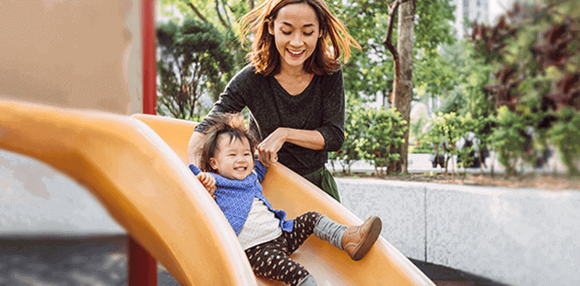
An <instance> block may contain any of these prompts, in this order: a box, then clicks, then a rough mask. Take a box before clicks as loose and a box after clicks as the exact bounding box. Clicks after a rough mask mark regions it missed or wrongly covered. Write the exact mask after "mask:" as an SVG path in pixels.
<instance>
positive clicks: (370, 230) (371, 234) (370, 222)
mask: <svg viewBox="0 0 580 286" xmlns="http://www.w3.org/2000/svg"><path fill="white" fill-rule="evenodd" d="M381 229H382V222H381V219H380V218H379V217H376V216H372V217H369V218H368V219H367V220H366V221H365V222H364V223H363V224H362V225H359V226H349V227H348V228H347V229H346V230H345V231H344V235H343V236H342V249H344V251H346V253H348V255H350V258H352V260H354V261H358V260H361V259H362V258H363V257H364V256H365V255H366V254H367V252H369V250H370V249H371V247H372V246H373V244H374V243H375V241H376V240H377V238H379V235H380V234H381Z"/></svg>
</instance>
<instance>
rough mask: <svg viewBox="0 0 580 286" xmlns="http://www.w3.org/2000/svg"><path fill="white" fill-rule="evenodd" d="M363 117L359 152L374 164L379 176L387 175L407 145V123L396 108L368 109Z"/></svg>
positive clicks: (358, 143) (358, 144)
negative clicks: (405, 134) (402, 146)
mask: <svg viewBox="0 0 580 286" xmlns="http://www.w3.org/2000/svg"><path fill="white" fill-rule="evenodd" d="M361 117H362V120H361V121H362V122H361V123H362V124H361V125H360V126H359V132H360V133H359V134H360V137H359V140H358V141H357V144H356V145H357V150H358V151H359V153H360V154H361V157H362V158H363V159H364V160H365V161H367V162H369V163H371V164H373V166H374V167H375V171H376V172H377V174H386V172H387V171H388V168H387V167H388V166H389V165H390V164H391V163H392V162H396V161H399V160H400V159H401V154H399V153H398V148H399V147H400V146H401V144H403V143H405V139H404V138H403V134H404V132H405V131H406V130H407V127H406V126H405V125H406V123H407V122H406V121H405V120H403V119H402V117H401V114H400V113H399V112H398V111H397V110H396V109H395V108H391V109H388V110H386V111H384V110H376V109H366V110H364V111H363V112H362V116H361ZM394 150H396V151H397V152H393V151H394Z"/></svg>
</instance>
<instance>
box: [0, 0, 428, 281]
mask: <svg viewBox="0 0 580 286" xmlns="http://www.w3.org/2000/svg"><path fill="white" fill-rule="evenodd" d="M117 2H118V3H117ZM117 2H116V1H110V2H86V3H85V2H78V1H67V0H58V1H54V0H51V1H41V3H35V2H30V3H29V2H27V1H24V2H9V3H7V4H6V5H5V7H3V9H2V11H3V12H2V13H3V14H2V17H0V23H2V24H3V25H4V26H7V27H9V28H13V29H7V33H6V34H2V35H0V39H1V40H2V42H3V44H5V47H6V49H3V50H2V53H0V63H1V64H0V69H1V70H2V71H7V72H6V75H7V77H3V78H2V81H1V83H2V84H1V85H0V87H1V88H0V149H3V150H7V151H10V152H14V153H18V154H22V155H26V156H30V157H32V158H35V159H37V160H39V161H42V162H44V163H46V164H48V165H50V166H52V167H54V168H55V169H57V170H59V171H61V172H62V173H64V174H67V175H68V176H70V177H71V178H72V179H73V180H75V181H77V182H79V183H80V184H82V185H84V186H86V187H87V189H88V190H89V191H90V192H92V193H93V194H94V195H95V196H96V197H97V199H98V200H99V201H100V202H101V203H102V204H103V206H104V207H105V208H106V210H107V211H108V212H109V213H110V214H111V216H112V217H113V218H114V219H115V220H116V221H117V222H118V223H119V224H120V225H121V226H122V227H123V228H125V230H126V231H127V233H129V235H130V239H129V247H128V248H129V249H128V255H129V265H128V266H129V267H128V268H129V274H128V284H129V285H140V286H141V285H156V279H154V278H155V276H156V263H157V262H156V261H155V260H157V261H159V262H161V263H162V264H163V265H164V267H165V268H166V269H167V270H168V271H169V272H170V273H171V274H172V275H173V277H174V278H175V279H176V280H177V281H178V282H179V283H180V284H181V285H281V283H276V282H271V281H266V280H263V279H256V277H255V276H254V274H253V272H252V271H251V268H250V266H249V263H248V262H247V259H246V257H245V254H244V253H243V251H242V249H241V246H240V245H239V243H238V242H237V238H236V237H235V234H234V232H233V231H232V230H231V227H230V226H229V224H228V223H227V220H225V217H224V216H223V214H222V213H221V211H220V210H219V208H218V207H217V206H216V205H215V202H213V200H212V199H211V197H210V196H209V195H208V194H207V192H206V191H205V189H204V188H203V187H202V186H201V184H200V183H199V182H198V181H197V180H196V179H195V177H194V176H193V175H192V174H191V172H190V171H189V169H188V168H187V167H186V165H185V162H186V159H185V154H186V150H187V142H188V139H189V136H190V135H191V132H192V131H193V126H194V124H195V123H193V122H188V121H181V120H173V119H168V118H161V117H156V116H147V115H134V116H127V115H119V114H126V113H128V112H129V110H130V109H128V104H129V101H131V102H132V103H131V106H129V107H131V108H133V109H134V108H135V105H136V104H135V101H134V98H133V97H132V99H131V100H129V94H128V93H130V92H129V91H128V90H127V86H126V84H127V81H129V83H133V84H134V83H135V82H133V80H131V79H127V67H126V66H125V64H126V62H125V60H126V59H125V58H124V57H123V53H126V50H127V46H129V44H130V42H131V37H127V35H128V33H126V32H127V31H126V30H125V29H126V26H125V24H126V23H125V21H127V20H126V19H127V18H125V20H123V18H124V17H126V16H127V13H128V12H129V11H130V10H131V9H130V6H131V5H132V6H133V7H135V6H139V11H140V12H139V13H136V14H137V16H136V18H139V21H138V23H139V25H138V26H139V28H138V30H140V33H138V35H135V34H133V35H132V36H133V37H134V38H136V39H141V40H142V41H141V42H139V41H133V47H134V48H137V50H139V51H140V52H138V53H137V54H139V53H140V54H139V56H140V58H141V60H140V61H141V65H140V69H138V68H135V67H134V66H131V65H129V66H130V67H129V68H128V70H129V73H131V74H139V72H140V71H141V70H142V79H141V81H140V82H139V84H138V85H140V86H142V90H141V94H139V95H138V97H140V100H141V102H139V101H136V103H137V105H139V104H140V103H141V104H142V106H143V107H142V112H143V113H145V114H155V109H156V106H155V99H156V86H155V74H156V72H155V24H154V14H155V13H154V4H155V1H154V0H133V1H130V0H119V1H117ZM117 6H119V7H117ZM120 7H121V8H122V9H120ZM117 9H119V10H120V11H121V12H120V13H117ZM73 12H74V13H73ZM89 12H90V15H91V17H86V14H83V13H89ZM24 13H26V15H29V17H23V16H22V15H23V14H24ZM63 23H64V24H63ZM127 25H128V23H127ZM48 31H50V33H48ZM53 34H54V35H57V34H58V35H59V37H51V36H50V35H53ZM139 37H141V38H139ZM22 43H27V46H22ZM104 43H106V47H107V48H106V49H105V50H104V52H103V51H102V50H103V48H104V47H103V45H104ZM139 46H141V48H140V49H139ZM125 57H126V55H125ZM15 59H17V60H15ZM135 70H138V72H135ZM129 89H131V88H129ZM32 102H35V103H32ZM71 107H72V108H71ZM139 109H140V108H139ZM97 110H100V111H97ZM103 111H106V112H103ZM111 112H114V113H117V114H113V113H111ZM264 189H265V194H266V196H268V197H269V198H270V199H271V202H272V203H273V205H274V206H275V207H277V208H282V209H285V210H286V211H287V213H288V214H289V216H296V215H298V214H300V213H303V212H305V211H310V210H313V209H316V210H318V211H320V212H321V213H325V214H327V215H328V216H329V217H331V218H333V219H335V220H337V221H338V222H341V223H344V224H358V223H360V222H361V220H360V219H359V218H357V217H355V216H354V215H353V214H352V213H351V212H350V211H348V210H347V209H346V208H344V207H343V206H342V205H340V204H339V203H337V202H335V201H334V200H332V199H330V198H328V197H327V196H326V195H325V194H324V193H323V192H322V191H320V190H318V189H317V188H315V187H313V186H312V185H311V184H310V183H309V182H307V181H306V180H304V179H303V178H301V177H300V176H298V175H296V174H294V173H293V172H291V171H290V170H288V169H287V168H285V167H284V166H282V165H279V164H276V165H274V166H273V167H271V169H270V170H269V172H268V175H267V178H266V180H265V181H264ZM149 253H150V255H149ZM293 258H295V259H296V260H297V261H299V262H301V263H303V264H304V265H305V266H306V267H307V268H308V269H309V270H310V271H311V272H312V273H313V274H314V276H315V277H316V279H317V280H318V281H319V282H320V283H321V284H322V285H328V284H329V283H330V285H433V283H432V282H431V281H429V279H428V278H427V277H426V276H425V275H424V274H423V273H421V272H420V271H419V270H418V269H417V268H416V267H415V266H414V265H413V264H411V263H410V262H409V260H407V258H405V257H404V256H403V255H402V254H401V253H400V252H399V251H398V250H397V249H395V248H393V247H392V246H391V245H390V244H389V243H388V242H387V241H385V240H384V239H382V238H380V239H379V240H378V242H377V244H376V245H375V246H374V247H373V249H371V251H370V252H369V254H368V256H367V257H365V258H364V259H363V260H361V261H359V262H354V261H351V260H350V258H348V256H347V255H346V254H345V253H342V252H341V251H338V250H336V249H334V248H333V247H332V246H330V245H327V244H326V243H322V242H320V241H319V240H317V239H316V238H312V239H309V240H308V241H307V243H306V244H305V245H304V247H302V248H301V249H300V250H299V251H298V252H297V253H295V254H294V255H293Z"/></svg>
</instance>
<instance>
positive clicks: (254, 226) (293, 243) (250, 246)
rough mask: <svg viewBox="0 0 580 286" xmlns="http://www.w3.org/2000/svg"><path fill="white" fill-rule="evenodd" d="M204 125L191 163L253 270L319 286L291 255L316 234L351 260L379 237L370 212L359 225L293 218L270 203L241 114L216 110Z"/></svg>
mask: <svg viewBox="0 0 580 286" xmlns="http://www.w3.org/2000/svg"><path fill="white" fill-rule="evenodd" d="M206 122H208V123H209V126H210V128H208V129H207V133H206V139H207V141H206V142H205V146H204V148H203V154H202V157H203V159H204V160H203V161H204V162H203V163H202V164H203V165H204V166H201V170H200V169H199V168H198V167H197V166H195V165H193V164H191V165H189V168H190V169H191V171H192V172H193V173H194V174H195V175H196V176H197V178H198V179H199V180H200V182H202V184H203V185H204V186H205V187H206V188H207V189H208V191H209V192H210V194H211V195H212V197H214V198H215V200H216V202H217V204H218V206H219V207H220V209H221V210H222V211H223V213H224V215H225V217H226V218H227V220H228V222H229V223H230V225H231V226H232V228H233V229H234V232H235V233H236V235H237V236H238V239H239V241H240V243H241V244H242V248H243V249H244V251H245V253H246V255H247V257H248V259H249V261H250V264H251V266H252V269H253V271H254V273H255V274H256V275H258V276H261V277H265V278H269V279H274V280H278V281H283V282H285V283H286V284H288V285H300V286H310V285H317V284H316V281H315V280H314V277H313V276H312V275H311V274H310V273H309V272H308V271H307V270H306V269H305V268H304V267H303V266H302V265H300V264H298V263H297V262H295V261H293V260H292V259H291V258H289V255H290V254H291V253H293V252H294V251H296V249H298V247H300V245H302V243H304V241H305V240H306V239H307V238H308V237H309V236H310V235H311V234H313V233H314V235H315V236H316V237H318V238H320V239H323V240H325V241H328V242H329V243H331V244H332V245H334V246H335V247H337V248H338V249H341V250H344V251H346V252H347V253H348V254H349V256H350V257H351V258H352V259H353V260H360V259H362V258H363V257H364V256H365V255H366V253H367V252H368V251H369V249H370V248H371V246H372V245H373V244H374V243H375V241H376V240H377V238H378V236H379V234H380V232H381V228H382V224H381V220H380V219H379V218H378V217H370V218H369V219H367V220H366V221H365V222H364V224H362V225H360V226H351V227H347V226H344V225H340V224H338V223H336V222H334V221H332V220H331V219H329V218H328V217H326V216H324V215H321V214H319V213H317V212H308V213H305V214H303V215H301V216H299V217H297V218H295V219H293V220H287V219H286V213H285V212H284V211H282V210H276V209H273V208H272V205H271V204H270V202H269V201H268V199H267V198H266V197H265V196H264V195H263V194H262V186H261V184H260V182H261V181H262V180H264V175H265V174H266V172H267V171H268V168H267V167H268V166H265V165H264V164H263V163H261V162H260V160H254V142H253V140H252V138H251V137H250V135H249V134H248V132H247V130H246V128H245V126H244V122H243V117H242V116H241V115H240V114H227V113H222V114H215V115H213V116H210V117H208V118H206Z"/></svg>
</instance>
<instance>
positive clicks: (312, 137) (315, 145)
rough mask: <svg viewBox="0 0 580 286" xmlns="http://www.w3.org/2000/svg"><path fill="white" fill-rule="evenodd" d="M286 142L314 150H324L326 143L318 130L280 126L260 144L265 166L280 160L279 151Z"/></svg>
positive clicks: (259, 147)
mask: <svg viewBox="0 0 580 286" xmlns="http://www.w3.org/2000/svg"><path fill="white" fill-rule="evenodd" d="M285 142H289V143H292V144H295V145H298V146H300V147H304V148H308V149H312V150H322V149H324V145H325V142H324V137H322V134H321V133H320V132H318V131H316V130H300V129H292V128H284V127H280V128H278V129H276V130H274V132H272V133H271V134H270V136H268V138H266V139H264V141H262V143H260V144H259V145H258V152H259V160H260V162H261V163H262V164H263V165H264V166H269V165H270V164H272V163H276V162H278V151H280V149H281V148H282V145H284V143H285Z"/></svg>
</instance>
